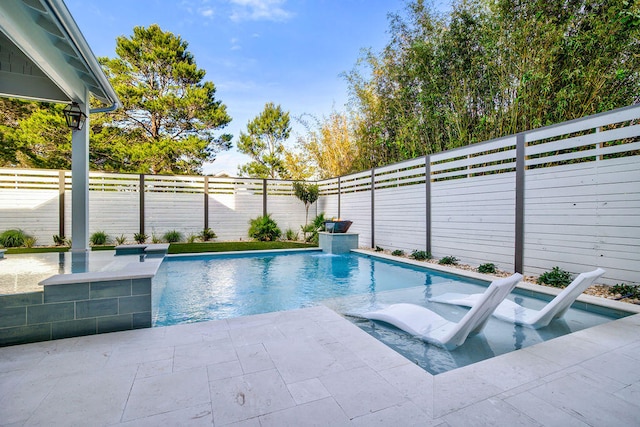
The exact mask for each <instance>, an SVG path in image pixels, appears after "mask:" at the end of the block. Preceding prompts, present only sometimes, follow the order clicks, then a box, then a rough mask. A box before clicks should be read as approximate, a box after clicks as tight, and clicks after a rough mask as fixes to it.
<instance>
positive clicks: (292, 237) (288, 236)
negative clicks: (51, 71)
mask: <svg viewBox="0 0 640 427" xmlns="http://www.w3.org/2000/svg"><path fill="white" fill-rule="evenodd" d="M284 235H285V237H286V239H287V240H298V233H296V232H295V231H294V230H292V229H291V228H288V229H287V231H285V232H284Z"/></svg>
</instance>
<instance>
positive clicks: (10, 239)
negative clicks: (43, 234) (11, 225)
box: [0, 229, 30, 248]
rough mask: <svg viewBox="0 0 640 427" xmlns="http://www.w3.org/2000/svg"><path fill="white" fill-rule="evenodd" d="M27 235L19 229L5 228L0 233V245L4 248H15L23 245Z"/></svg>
mask: <svg viewBox="0 0 640 427" xmlns="http://www.w3.org/2000/svg"><path fill="white" fill-rule="evenodd" d="M28 237H30V236H28V235H27V234H25V232H24V231H22V230H19V229H14V230H7V231H4V232H3V233H2V234H0V246H4V247H5V248H17V247H20V246H24V241H25V239H27V238H28Z"/></svg>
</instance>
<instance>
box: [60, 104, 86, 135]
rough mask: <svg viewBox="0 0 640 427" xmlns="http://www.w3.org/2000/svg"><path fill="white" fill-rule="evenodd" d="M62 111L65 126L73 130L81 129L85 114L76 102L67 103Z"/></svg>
mask: <svg viewBox="0 0 640 427" xmlns="http://www.w3.org/2000/svg"><path fill="white" fill-rule="evenodd" d="M62 112H63V113H64V118H65V120H66V121H67V126H69V127H70V128H71V129H73V130H80V129H82V126H83V125H84V121H85V119H86V118H87V115H86V114H84V113H83V112H82V110H81V109H80V106H79V105H78V103H76V102H74V103H73V104H71V105H67V106H66V108H65V109H64V110H62Z"/></svg>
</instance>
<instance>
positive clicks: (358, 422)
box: [351, 402, 440, 427]
mask: <svg viewBox="0 0 640 427" xmlns="http://www.w3.org/2000/svg"><path fill="white" fill-rule="evenodd" d="M436 424H440V421H437V422H436V421H433V419H431V416H430V415H428V414H425V413H424V412H423V411H421V410H420V408H418V407H417V406H416V405H414V404H413V403H412V402H404V403H401V404H399V405H396V406H392V407H390V408H386V409H382V410H380V411H377V412H374V413H372V414H367V415H363V416H361V417H356V418H354V419H353V420H351V425H353V426H359V427H369V426H381V427H382V426H402V427H412V426H415V427H419V426H422V427H428V426H434V425H436Z"/></svg>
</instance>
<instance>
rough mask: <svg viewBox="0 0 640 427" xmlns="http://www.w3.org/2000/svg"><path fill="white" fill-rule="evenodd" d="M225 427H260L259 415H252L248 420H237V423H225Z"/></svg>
mask: <svg viewBox="0 0 640 427" xmlns="http://www.w3.org/2000/svg"><path fill="white" fill-rule="evenodd" d="M214 421H215V420H214ZM217 425H219V424H217ZM225 427H260V417H253V418H249V419H248V420H242V421H238V422H237V423H231V424H225Z"/></svg>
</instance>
